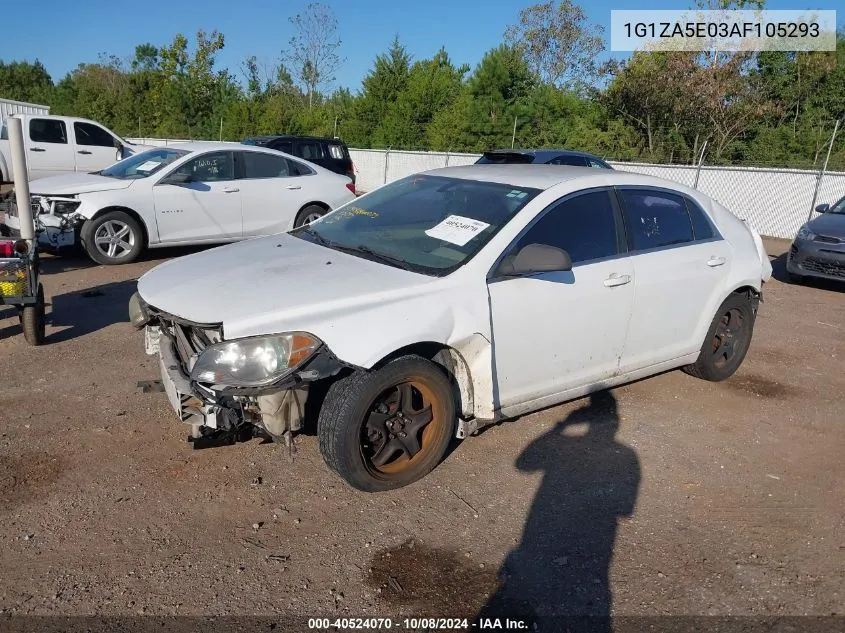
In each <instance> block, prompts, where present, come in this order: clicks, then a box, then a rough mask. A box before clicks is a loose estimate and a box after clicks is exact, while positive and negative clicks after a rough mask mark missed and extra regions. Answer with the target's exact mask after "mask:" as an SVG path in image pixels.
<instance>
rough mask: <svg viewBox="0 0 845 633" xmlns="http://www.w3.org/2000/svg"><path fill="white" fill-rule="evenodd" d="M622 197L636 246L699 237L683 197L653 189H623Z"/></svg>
mask: <svg viewBox="0 0 845 633" xmlns="http://www.w3.org/2000/svg"><path fill="white" fill-rule="evenodd" d="M619 197H620V199H621V201H622V207H623V210H624V212H625V215H626V217H627V220H628V228H629V234H630V239H631V242H632V244H631V246H632V248H633V250H635V251H644V250H649V249H653V248H663V247H666V246H674V245H679V244H686V243H688V242H692V241H693V240H694V239H695V238H694V236H693V231H692V223H691V222H690V216H689V212H688V211H687V206H686V204H685V202H684V198H683V197H681V196H677V195H674V194H671V193H667V192H665V191H660V190H652V189H620V190H619Z"/></svg>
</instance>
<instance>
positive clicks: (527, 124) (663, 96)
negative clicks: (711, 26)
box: [0, 0, 845, 169]
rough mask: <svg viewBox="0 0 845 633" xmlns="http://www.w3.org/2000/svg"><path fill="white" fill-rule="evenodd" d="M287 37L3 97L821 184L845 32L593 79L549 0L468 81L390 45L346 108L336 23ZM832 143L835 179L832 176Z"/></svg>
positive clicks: (463, 73)
mask: <svg viewBox="0 0 845 633" xmlns="http://www.w3.org/2000/svg"><path fill="white" fill-rule="evenodd" d="M718 1H719V2H721V3H722V4H725V0H718ZM728 4H730V3H728ZM738 6H742V5H738ZM755 6H762V5H761V3H760V2H759V1H758V2H756V3H755ZM290 21H291V24H292V26H293V31H294V36H293V37H292V38H291V39H290V41H289V42H288V43H287V46H286V47H285V48H284V50H283V51H282V52H281V54H280V58H279V60H278V61H277V62H275V63H272V64H263V63H260V62H259V60H257V59H256V58H255V57H249V58H247V59H245V60H244V61H243V63H242V64H241V66H240V67H239V68H238V69H235V71H232V70H231V69H221V68H218V67H217V65H216V63H215V62H216V56H217V54H218V53H219V52H220V51H221V50H222V49H223V47H224V46H225V38H224V35H223V34H222V33H219V32H217V31H214V32H211V33H208V32H204V31H199V32H198V33H196V34H195V36H194V38H193V40H189V39H188V37H186V36H184V35H182V34H178V35H176V36H175V37H174V39H173V41H171V42H169V43H166V44H163V45H155V44H152V43H144V44H140V45H138V46H136V47H135V50H134V54H133V55H132V56H131V57H128V58H123V57H120V56H117V55H106V54H102V55H101V56H100V57H99V59H98V60H97V61H95V62H85V63H80V64H79V65H78V67H77V68H76V69H75V70H73V71H71V72H70V73H68V74H67V75H66V76H65V77H63V78H62V79H60V80H59V81H58V82H55V81H54V80H53V78H52V77H51V76H50V74H49V73H48V72H47V70H46V69H45V67H44V66H43V64H41V62H39V61H38V60H35V61H5V62H4V61H2V60H0V97H3V98H7V99H15V100H20V101H30V102H36V103H43V104H47V105H50V106H51V112H52V113H53V114H67V115H75V116H83V117H87V118H90V119H94V120H96V121H99V122H101V123H103V124H104V125H106V126H108V127H109V128H111V129H113V130H114V131H115V132H117V133H119V134H122V135H125V136H130V137H132V136H140V137H164V138H193V139H218V138H221V139H223V140H241V139H243V138H245V137H248V136H252V135H256V134H275V133H284V134H316V135H324V136H334V135H336V136H339V137H341V138H343V139H344V140H345V141H346V142H347V144H348V145H349V146H350V147H361V148H387V147H390V148H394V149H417V150H439V151H452V152H464V151H466V152H478V151H483V150H485V149H489V148H494V147H510V146H511V144H512V143H514V144H515V145H516V146H517V147H532V148H533V147H537V148H539V147H566V148H570V149H579V150H585V151H589V152H592V153H595V154H598V155H601V156H604V157H607V158H611V159H617V160H639V161H650V162H671V163H690V162H694V161H696V160H697V158H698V156H699V155H700V153H701V151H702V148H703V147H704V146H705V143H706V144H707V149H706V162H707V163H709V164H748V165H754V164H757V165H771V166H786V167H818V166H819V165H820V164H821V162H822V161H823V160H824V157H825V155H826V153H827V149H828V143H829V140H830V137H831V133H832V131H833V127H834V123H835V121H837V120H840V121H843V123H845V33H843V32H840V33H838V34H837V48H836V51H831V52H806V53H804V52H758V53H734V54H728V53H718V54H715V53H706V52H705V53H702V52H687V51H678V52H653V51H650V52H646V51H640V52H637V53H635V54H634V55H632V56H631V57H630V58H629V59H627V60H625V61H622V62H620V61H613V60H612V61H610V62H606V63H604V64H598V63H597V62H596V59H597V58H598V57H600V55H601V53H602V51H603V50H604V33H603V28H602V27H600V26H598V25H596V24H591V23H590V22H589V20H588V18H587V16H586V14H585V13H584V11H583V9H582V8H581V7H580V6H578V5H577V4H575V3H574V2H573V1H572V0H558V1H550V2H546V3H542V4H538V5H534V6H532V7H528V8H527V9H525V10H523V11H521V12H520V13H519V14H518V15H516V16H515V23H514V24H513V25H512V26H510V27H508V29H507V30H506V32H505V33H504V34H503V37H502V42H501V43H500V44H498V45H497V46H496V47H495V48H492V49H490V50H489V51H487V52H486V53H485V54H484V56H483V58H482V60H481V61H480V62H479V63H478V64H477V65H476V66H475V68H470V67H469V66H468V65H467V64H461V63H458V62H456V61H454V60H453V59H452V58H451V57H450V56H449V54H448V52H447V51H446V49H445V48H441V49H440V50H439V51H437V52H436V53H435V54H434V55H433V56H431V57H430V58H426V59H416V60H415V59H413V58H412V56H411V55H410V54H409V53H408V51H407V49H406V47H405V46H404V45H403V44H402V42H401V39H400V37H399V36H397V37H396V38H395V39H394V41H393V43H392V45H391V46H390V48H389V49H388V50H387V51H384V52H383V53H381V54H379V55H378V56H377V57H376V59H375V60H374V63H373V66H372V68H371V69H370V71H369V72H368V74H367V75H366V77H365V78H364V79H363V81H362V83H361V86H360V87H359V88H358V89H357V90H355V91H352V90H349V89H347V88H340V89H335V90H332V86H333V84H334V81H335V76H334V75H335V72H336V71H337V69H338V68H339V67H340V65H341V63H342V61H343V59H342V57H341V55H342V51H343V45H342V41H341V38H340V33H339V27H338V23H337V20H336V18H335V17H334V15H333V14H332V12H331V9H329V8H328V7H326V6H324V5H321V4H310V5H308V6H307V7H305V8H304V10H303V11H302V12H301V13H300V14H297V15H295V16H292V17H291V18H290ZM843 137H845V131H843V134H842V135H841V136H839V137H838V138H837V141H836V143H835V144H834V146H833V153H832V156H831V163H830V167H831V168H838V169H845V141H843V140H842V139H843Z"/></svg>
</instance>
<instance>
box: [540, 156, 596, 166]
mask: <svg viewBox="0 0 845 633" xmlns="http://www.w3.org/2000/svg"><path fill="white" fill-rule="evenodd" d="M549 165H572V166H574V167H586V166H587V159H586V158H584V157H583V156H572V155H568V154H563V155H561V156H557V157H555V158H553V159H552V160H550V161H549Z"/></svg>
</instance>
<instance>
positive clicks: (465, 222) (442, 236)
mask: <svg viewBox="0 0 845 633" xmlns="http://www.w3.org/2000/svg"><path fill="white" fill-rule="evenodd" d="M488 226H490V225H489V224H487V223H486V222H482V221H480V220H473V219H472V218H465V217H463V216H461V215H450V216H449V217H448V218H446V219H445V220H443V221H442V222H441V223H440V224H438V225H436V226H433V227H431V228H430V229H428V230H427V231H426V232H425V234H426V235H428V236H429V237H433V238H435V239H438V240H443V241H444V242H449V243H450V244H455V245H457V246H464V245H465V244H466V243H467V242H469V241H470V240H471V239H472V238H474V237H475V236H476V235H478V234H479V233H481V231H483V230H484V229H486V228H487V227H488Z"/></svg>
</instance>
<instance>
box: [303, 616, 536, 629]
mask: <svg viewBox="0 0 845 633" xmlns="http://www.w3.org/2000/svg"><path fill="white" fill-rule="evenodd" d="M308 628H309V629H311V630H316V631H344V630H378V629H382V630H389V629H398V630H401V631H432V630H444V631H445V630H472V629H474V630H479V631H497V630H498V631H520V630H528V628H529V624H528V622H526V621H524V620H520V619H511V618H480V619H479V620H478V621H477V622H470V621H469V620H468V619H467V618H404V619H402V620H395V621H394V620H392V619H390V618H335V619H331V618H310V619H309V620H308Z"/></svg>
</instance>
